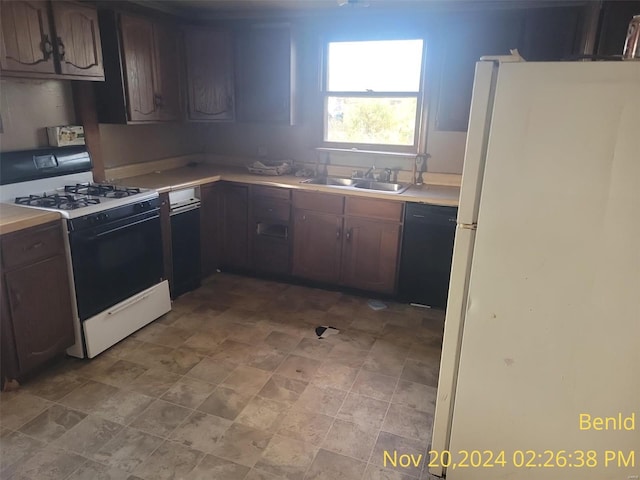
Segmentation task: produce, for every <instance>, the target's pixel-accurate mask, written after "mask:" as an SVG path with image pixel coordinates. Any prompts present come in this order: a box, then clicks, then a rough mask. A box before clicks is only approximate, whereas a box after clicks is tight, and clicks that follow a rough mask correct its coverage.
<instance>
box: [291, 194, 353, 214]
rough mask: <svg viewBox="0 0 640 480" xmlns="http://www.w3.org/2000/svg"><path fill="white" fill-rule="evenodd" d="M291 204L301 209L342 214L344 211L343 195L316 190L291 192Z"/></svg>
mask: <svg viewBox="0 0 640 480" xmlns="http://www.w3.org/2000/svg"><path fill="white" fill-rule="evenodd" d="M293 206H294V207H296V208H300V209H302V210H314V211H316V212H325V213H335V214H338V215H342V212H343V211H344V197H343V196H342V195H329V194H326V193H317V192H299V191H295V192H293Z"/></svg>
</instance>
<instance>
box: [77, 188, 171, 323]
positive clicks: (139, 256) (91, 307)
mask: <svg viewBox="0 0 640 480" xmlns="http://www.w3.org/2000/svg"><path fill="white" fill-rule="evenodd" d="M159 211H160V210H159V200H158V199H157V198H155V199H152V200H148V201H144V202H138V203H135V204H130V205H126V206H122V207H117V208H113V209H110V210H106V211H104V212H100V213H96V214H92V215H87V216H85V217H80V218H76V219H72V220H69V244H70V248H71V264H72V266H73V276H74V285H75V290H76V301H77V305H78V314H79V317H80V320H87V319H89V318H91V317H93V316H94V315H96V314H98V313H100V312H102V311H104V310H106V309H108V308H109V307H112V306H113V305H115V304H117V303H119V302H121V301H123V300H126V299H127V298H129V297H131V296H133V295H135V294H136V293H139V292H141V291H143V290H145V289H147V288H149V287H152V286H153V285H156V284H157V283H158V282H160V281H161V280H162V277H163V262H162V236H161V233H160V215H159Z"/></svg>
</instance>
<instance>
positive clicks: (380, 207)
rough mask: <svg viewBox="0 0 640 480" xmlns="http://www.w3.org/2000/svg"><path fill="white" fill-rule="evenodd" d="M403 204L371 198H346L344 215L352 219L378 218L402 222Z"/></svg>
mask: <svg viewBox="0 0 640 480" xmlns="http://www.w3.org/2000/svg"><path fill="white" fill-rule="evenodd" d="M402 205H403V202H395V201H388V200H377V199H372V198H358V197H347V205H346V210H345V211H346V214H347V215H352V216H354V217H367V218H379V219H381V220H392V221H394V222H400V221H402Z"/></svg>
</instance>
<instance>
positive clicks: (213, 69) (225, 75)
mask: <svg viewBox="0 0 640 480" xmlns="http://www.w3.org/2000/svg"><path fill="white" fill-rule="evenodd" d="M184 45H185V58H186V64H187V65H186V66H187V100H188V116H189V120H196V121H207V120H208V121H219V120H226V121H229V120H233V119H234V117H235V98H234V85H233V80H234V72H233V64H234V62H233V40H232V35H231V33H230V32H229V31H227V30H214V29H207V28H199V27H187V28H186V30H185V34H184Z"/></svg>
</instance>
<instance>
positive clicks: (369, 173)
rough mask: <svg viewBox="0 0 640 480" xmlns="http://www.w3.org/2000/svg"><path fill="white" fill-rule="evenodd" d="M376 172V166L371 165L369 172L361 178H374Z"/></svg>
mask: <svg viewBox="0 0 640 480" xmlns="http://www.w3.org/2000/svg"><path fill="white" fill-rule="evenodd" d="M375 172H376V166H375V165H372V166H371V168H370V169H369V170H367V173H365V174H364V175H363V176H362V178H371V179H373V178H374V174H375Z"/></svg>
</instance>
